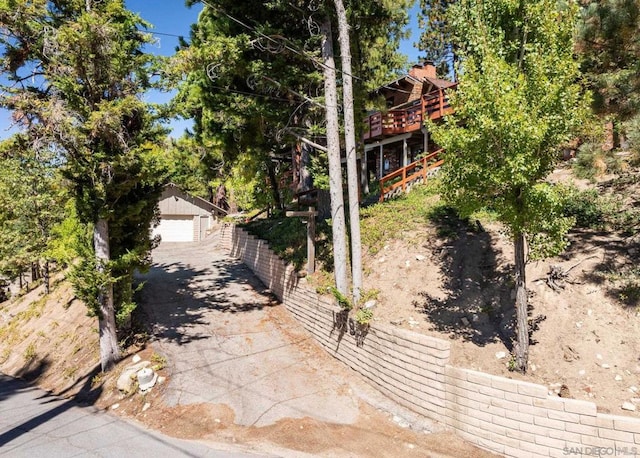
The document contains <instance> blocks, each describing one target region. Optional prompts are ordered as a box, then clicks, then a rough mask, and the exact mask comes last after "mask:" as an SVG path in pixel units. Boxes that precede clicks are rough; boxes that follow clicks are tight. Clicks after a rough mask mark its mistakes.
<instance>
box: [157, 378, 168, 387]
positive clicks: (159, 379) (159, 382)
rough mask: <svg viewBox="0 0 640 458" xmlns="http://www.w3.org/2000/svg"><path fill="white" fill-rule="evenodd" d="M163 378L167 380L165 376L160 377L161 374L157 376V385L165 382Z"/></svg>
mask: <svg viewBox="0 0 640 458" xmlns="http://www.w3.org/2000/svg"><path fill="white" fill-rule="evenodd" d="M165 380H167V377H162V376H160V377H158V382H157V383H158V385H162V384H163V383H164V382H165Z"/></svg>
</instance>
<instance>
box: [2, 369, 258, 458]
mask: <svg viewBox="0 0 640 458" xmlns="http://www.w3.org/2000/svg"><path fill="white" fill-rule="evenodd" d="M221 447H224V446H221ZM0 456H10V457H29V458H37V457H47V458H55V457H74V456H97V457H125V456H126V457H128V458H129V457H144V458H149V457H154V458H157V457H180V456H187V457H212V458H218V457H219V458H241V457H254V458H255V457H256V456H257V455H255V454H247V453H243V452H238V451H233V450H230V449H226V450H215V449H213V448H210V447H209V446H208V445H206V444H204V443H201V442H195V441H183V440H178V439H173V438H170V437H168V436H164V435H162V434H159V433H156V432H152V431H149V430H145V429H143V428H142V427H139V426H137V425H135V424H133V423H130V422H127V421H125V420H122V419H120V418H117V417H115V416H112V415H110V414H109V413H106V412H102V411H99V410H97V409H95V408H92V407H82V406H80V405H78V404H77V403H75V401H73V400H71V399H62V398H59V397H56V396H53V395H51V394H50V393H47V392H46V391H42V390H40V389H37V388H34V387H32V386H30V385H28V384H27V383H25V382H23V381H21V380H16V379H13V378H10V377H7V376H5V375H2V374H0Z"/></svg>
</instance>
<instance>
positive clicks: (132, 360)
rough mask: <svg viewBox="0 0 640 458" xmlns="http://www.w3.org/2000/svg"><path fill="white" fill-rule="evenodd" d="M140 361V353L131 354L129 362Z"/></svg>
mask: <svg viewBox="0 0 640 458" xmlns="http://www.w3.org/2000/svg"><path fill="white" fill-rule="evenodd" d="M140 361H142V358H140V355H133V358H131V362H132V363H133V364H136V363H139V362H140Z"/></svg>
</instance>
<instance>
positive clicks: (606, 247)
mask: <svg viewBox="0 0 640 458" xmlns="http://www.w3.org/2000/svg"><path fill="white" fill-rule="evenodd" d="M569 241H570V245H569V247H568V249H567V250H566V251H565V252H564V253H563V254H562V255H561V256H560V257H561V259H562V260H564V261H570V260H575V262H577V263H579V262H582V261H585V260H587V259H589V258H595V259H596V261H595V262H592V263H588V264H585V265H584V266H580V265H579V264H576V268H577V267H580V269H577V270H576V271H575V272H573V276H574V278H576V279H577V280H578V281H583V282H590V283H594V284H596V285H599V286H601V287H602V288H603V290H604V293H605V295H606V296H607V297H608V298H609V299H611V300H612V301H614V302H616V303H619V304H621V305H623V306H625V307H627V308H637V307H638V306H640V268H639V267H638V266H639V265H640V237H638V236H637V235H628V234H625V233H620V232H612V231H598V230H590V229H574V230H572V231H571V232H570V234H569ZM585 267H586V268H585Z"/></svg>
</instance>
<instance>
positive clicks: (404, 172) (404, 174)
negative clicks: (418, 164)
mask: <svg viewBox="0 0 640 458" xmlns="http://www.w3.org/2000/svg"><path fill="white" fill-rule="evenodd" d="M406 191H407V168H406V167H403V168H402V192H406Z"/></svg>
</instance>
